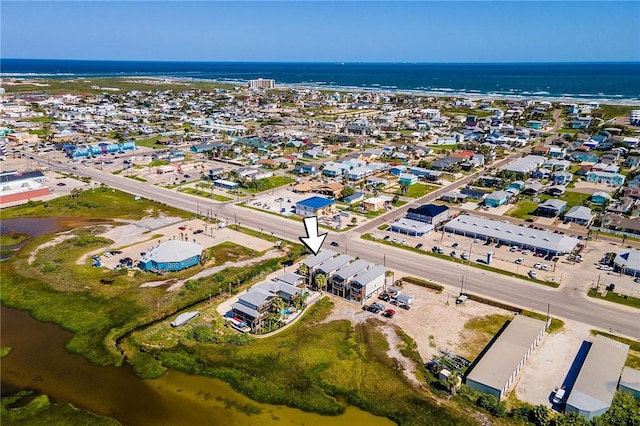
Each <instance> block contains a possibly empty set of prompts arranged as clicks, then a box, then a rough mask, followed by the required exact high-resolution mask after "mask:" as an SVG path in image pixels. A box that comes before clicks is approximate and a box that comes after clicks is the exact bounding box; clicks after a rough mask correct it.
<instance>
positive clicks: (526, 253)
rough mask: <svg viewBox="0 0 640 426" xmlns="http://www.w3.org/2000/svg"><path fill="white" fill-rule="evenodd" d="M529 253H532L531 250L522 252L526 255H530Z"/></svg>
mask: <svg viewBox="0 0 640 426" xmlns="http://www.w3.org/2000/svg"><path fill="white" fill-rule="evenodd" d="M529 253H531V252H530V251H529V250H524V251H523V252H522V254H524V255H525V256H526V255H528V254H529Z"/></svg>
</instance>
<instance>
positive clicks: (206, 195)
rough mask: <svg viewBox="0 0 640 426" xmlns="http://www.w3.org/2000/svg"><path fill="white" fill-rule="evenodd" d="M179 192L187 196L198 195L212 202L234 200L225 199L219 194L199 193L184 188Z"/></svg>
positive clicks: (195, 190)
mask: <svg viewBox="0 0 640 426" xmlns="http://www.w3.org/2000/svg"><path fill="white" fill-rule="evenodd" d="M179 192H184V193H185V194H191V195H197V196H199V197H203V198H209V199H211V200H215V201H220V202H222V203H224V202H227V201H232V200H233V198H231V197H225V196H224V195H219V194H215V193H211V192H206V191H199V190H197V189H193V188H182V189H180V191H179Z"/></svg>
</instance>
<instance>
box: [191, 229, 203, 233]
mask: <svg viewBox="0 0 640 426" xmlns="http://www.w3.org/2000/svg"><path fill="white" fill-rule="evenodd" d="M203 232H204V230H203V229H196V230H195V231H193V233H194V234H202V233H203Z"/></svg>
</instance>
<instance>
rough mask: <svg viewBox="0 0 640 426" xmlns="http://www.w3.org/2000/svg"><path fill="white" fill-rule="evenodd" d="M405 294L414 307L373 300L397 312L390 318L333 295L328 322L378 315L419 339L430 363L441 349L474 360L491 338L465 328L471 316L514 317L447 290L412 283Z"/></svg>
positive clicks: (382, 319) (406, 286) (406, 285)
mask: <svg viewBox="0 0 640 426" xmlns="http://www.w3.org/2000/svg"><path fill="white" fill-rule="evenodd" d="M402 293H403V294H406V295H409V296H413V298H414V301H413V304H412V305H411V310H408V311H405V310H404V309H400V308H398V307H396V306H393V305H391V304H389V303H386V302H382V301H380V300H372V302H373V301H376V302H378V303H381V304H383V305H384V306H385V308H392V309H394V310H395V311H396V315H395V316H394V317H393V318H391V319H388V318H385V317H383V316H382V315H380V314H378V315H375V314H372V313H370V312H366V311H363V310H362V308H361V306H360V305H356V304H353V303H350V302H347V301H344V300H340V299H339V298H338V297H334V298H332V300H333V301H334V303H335V308H334V310H333V312H332V313H331V315H330V316H329V317H328V318H327V319H326V321H332V320H336V319H348V320H350V321H352V322H354V323H358V322H362V321H366V320H367V319H368V318H372V317H377V318H378V319H380V320H381V321H384V322H389V323H392V324H395V325H397V326H399V327H400V328H402V329H403V330H404V332H405V333H407V334H408V335H409V336H410V337H411V338H413V339H414V340H415V341H416V343H417V345H418V352H419V353H420V355H421V356H422V359H423V360H424V361H425V362H427V361H429V360H430V359H431V358H432V357H433V356H434V355H438V354H439V350H440V349H442V350H447V351H450V352H452V353H455V354H458V355H461V356H464V357H467V358H471V359H473V358H474V357H475V356H477V355H478V353H479V352H480V350H481V349H482V348H483V347H484V345H485V344H486V343H487V342H488V341H489V339H490V337H489V336H481V335H477V333H474V332H470V331H469V330H467V329H465V324H466V323H467V322H468V321H470V320H472V319H475V318H481V317H485V316H488V315H491V314H500V315H505V316H513V314H512V313H511V312H509V311H506V310H504V309H499V308H495V307H493V306H488V305H483V304H481V303H476V302H473V301H470V300H467V301H466V302H465V303H464V304H461V305H456V304H455V300H456V297H457V294H453V293H447V292H442V293H439V294H438V293H436V292H434V291H432V290H428V289H426V288H424V287H419V286H416V285H412V284H404V286H403V287H402Z"/></svg>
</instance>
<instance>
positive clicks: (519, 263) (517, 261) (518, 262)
mask: <svg viewBox="0 0 640 426" xmlns="http://www.w3.org/2000/svg"><path fill="white" fill-rule="evenodd" d="M522 262H524V259H523V258H521V257H519V258H517V259H516V265H522Z"/></svg>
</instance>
